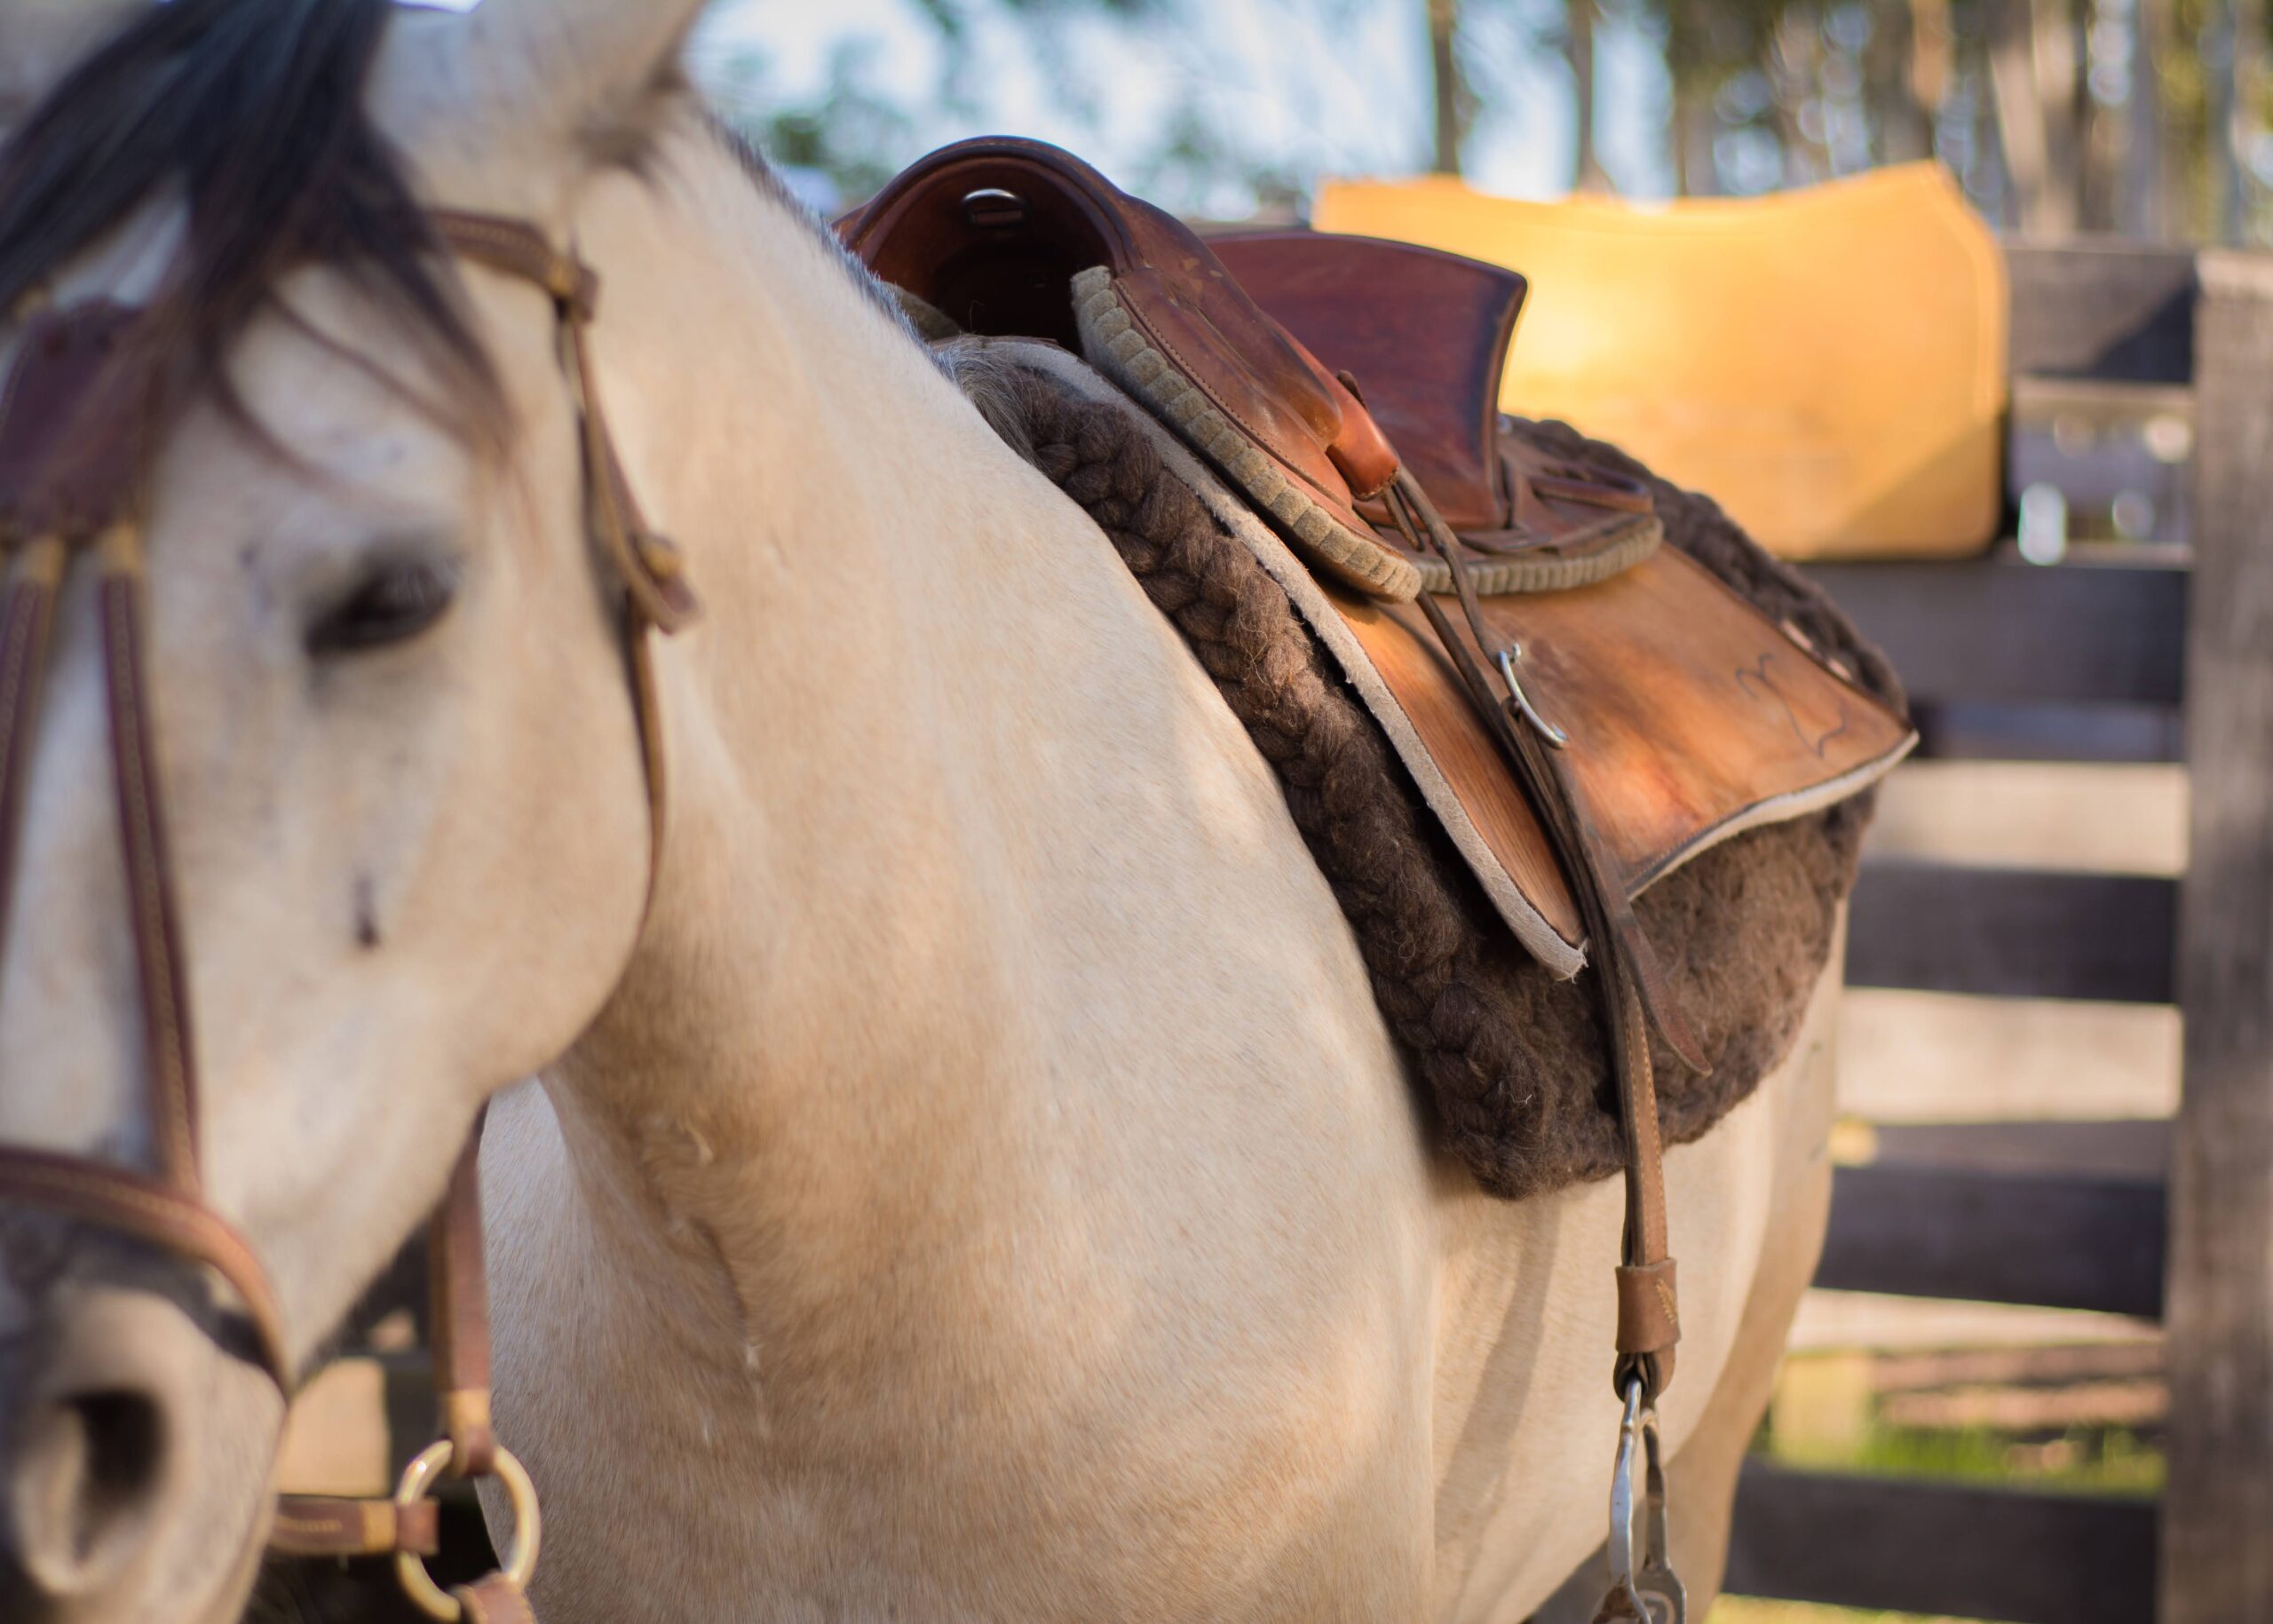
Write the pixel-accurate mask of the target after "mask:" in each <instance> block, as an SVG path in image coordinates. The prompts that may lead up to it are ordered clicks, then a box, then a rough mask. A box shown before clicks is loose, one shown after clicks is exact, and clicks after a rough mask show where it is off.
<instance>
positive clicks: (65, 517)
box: [0, 211, 700, 1624]
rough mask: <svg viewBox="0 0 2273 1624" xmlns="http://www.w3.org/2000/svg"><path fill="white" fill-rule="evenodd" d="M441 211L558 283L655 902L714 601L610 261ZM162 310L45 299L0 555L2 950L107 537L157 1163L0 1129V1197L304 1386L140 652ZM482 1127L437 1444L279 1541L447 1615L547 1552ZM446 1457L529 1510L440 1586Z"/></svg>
mask: <svg viewBox="0 0 2273 1624" xmlns="http://www.w3.org/2000/svg"><path fill="white" fill-rule="evenodd" d="M431 219H432V226H433V229H434V232H435V234H436V235H437V236H438V237H439V239H440V241H441V242H442V243H443V244H445V245H446V246H447V247H448V248H449V249H451V250H453V251H455V253H457V254H458V255H459V256H461V257H463V258H466V259H468V260H471V261H472V262H474V263H476V264H479V265H485V266H487V267H488V268H489V269H492V270H495V271H497V272H500V273H503V274H505V275H508V276H511V277H514V278H517V279H519V280H520V281H527V282H530V283H533V284H535V285H536V286H537V287H539V288H541V289H543V291H544V293H545V294H546V296H547V297H549V298H550V300H551V301H552V305H553V309H554V312H555V317H556V321H557V322H558V328H559V330H560V337H561V345H560V348H561V364H562V368H563V370H564V373H565V374H566V380H567V383H568V387H569V390H570V393H571V396H572V398H573V400H574V404H575V407H576V410H577V415H578V419H579V425H580V429H579V432H580V440H581V443H582V457H583V463H584V486H585V501H586V510H587V524H588V527H589V529H590V534H591V535H592V537H593V539H594V540H595V541H596V542H597V543H598V546H599V548H600V551H602V552H603V553H604V555H605V556H606V558H607V560H608V563H609V564H610V566H612V568H613V569H614V572H615V574H616V575H617V578H618V579H619V581H620V582H622V587H623V591H624V597H625V606H624V637H625V648H626V660H627V676H628V678H629V682H630V690H631V696H632V705H633V709H634V712H635V718H636V721H637V724H638V733H639V749H640V762H641V768H642V772H643V775H644V777H645V782H646V788H647V804H648V811H649V820H650V821H649V828H650V836H649V838H650V864H649V868H648V883H647V902H646V905H645V906H646V907H649V908H652V907H653V899H654V894H655V875H656V874H657V872H658V870H659V868H660V860H661V846H662V838H663V815H664V810H665V802H664V789H663V781H664V765H663V755H662V728H661V715H660V710H659V704H658V698H657V692H656V685H655V677H654V669H653V656H652V651H651V648H650V639H649V637H648V633H650V632H651V631H657V630H660V631H663V632H672V631H676V630H679V629H680V628H681V627H683V626H685V625H686V624H687V623H688V622H691V621H692V620H693V618H694V617H695V615H696V614H698V613H699V611H700V606H699V604H698V602H697V600H696V598H695V597H694V594H693V590H691V589H690V587H689V586H688V583H687V582H686V579H685V568H684V566H683V564H682V563H681V560H680V557H679V553H678V551H677V548H676V547H674V546H673V545H672V544H671V543H670V542H669V540H667V539H666V538H665V537H663V536H662V535H659V534H657V533H656V532H655V531H654V530H653V529H652V528H650V527H649V526H648V525H647V523H646V520H645V517H644V515H643V514H642V512H641V510H640V507H639V504H638V501H637V500H636V498H635V497H634V495H633V494H632V491H631V487H630V481H629V479H627V478H626V476H625V473H624V470H623V465H622V460H621V459H620V458H619V456H617V454H616V448H615V445H614V439H613V437H612V436H611V435H610V433H609V432H608V428H607V423H606V417H605V416H604V415H603V413H602V412H601V410H600V406H599V400H598V390H597V387H596V384H595V379H594V374H593V369H592V363H591V353H590V342H589V337H588V334H589V329H590V324H591V321H592V318H593V315H594V313H595V311H596V310H597V307H598V293H599V283H598V278H597V277H596V276H595V275H594V274H593V273H592V272H591V270H590V267H588V266H586V265H584V264H583V263H582V261H581V260H579V259H577V258H576V257H574V255H573V254H566V253H562V252H561V251H559V250H557V249H555V248H554V247H553V246H552V244H551V242H550V239H549V238H548V237H547V236H546V235H545V234H544V233H543V231H542V230H541V229H540V228H538V227H536V226H533V225H530V224H528V223H527V222H525V221H519V220H511V219H501V218H495V217H493V216H487V215H477V214H467V213H462V212H455V211H437V212H435V213H434V214H433V215H432V217H431ZM145 329H146V324H145V323H144V322H143V321H141V317H140V313H139V312H135V311H131V310H128V309H126V308H125V307H123V306H120V305H113V304H109V303H107V302H102V301H95V302H91V303H88V304H85V305H79V306H75V307H73V308H70V309H67V310H61V311H53V312H43V313H39V314H37V315H36V316H34V317H33V318H32V319H31V320H30V321H28V323H27V324H26V327H25V331H24V334H23V342H22V344H21V345H20V353H19V354H18V356H17V358H16V360H15V363H14V365H13V366H12V368H10V370H9V372H8V374H7V376H6V377H5V378H4V379H0V561H4V562H5V563H6V565H7V566H8V567H7V573H6V586H5V590H4V594H0V948H4V946H5V940H4V927H5V925H6V923H7V922H8V919H9V915H10V909H11V907H12V901H13V895H14V891H15V888H16V886H17V884H18V883H19V882H18V875H19V874H20V867H21V865H20V858H21V852H20V844H21V832H22V826H23V816H24V800H25V795H26V788H27V785H28V780H29V777H30V772H31V761H32V755H33V745H34V741H35V734H36V722H37V719H38V714H39V702H40V696H41V690H42V687H43V685H44V677H45V672H46V666H47V658H48V649H49V644H50V641H51V630H52V626H53V622H54V617H55V605H56V601H57V598H58V596H59V592H60V590H61V588H62V584H63V581H64V578H65V576H66V574H67V573H68V570H69V567H70V566H71V564H72V562H73V560H74V558H75V557H76V556H77V555H78V554H79V553H81V552H83V551H97V552H98V553H99V557H100V578H99V581H98V582H97V587H96V599H97V605H98V613H99V618H100V622H101V631H102V653H103V667H104V676H105V693H106V695H107V701H108V706H109V717H110V739H111V750H110V754H111V764H112V780H113V786H114V791H115V802H116V805H117V812H118V825H119V833H120V844H121V851H122V854H123V872H124V874H125V878H126V899H127V907H128V912H129V915H130V924H131V934H132V937H133V941H134V952H135V965H136V973H137V981H138V986H139V993H140V1002H141V1009H142V1023H141V1025H142V1037H143V1050H144V1053H143V1066H142V1072H143V1075H144V1079H145V1082H146V1101H145V1103H146V1108H147V1117H148V1121H149V1124H150V1137H151V1158H150V1159H151V1163H152V1167H151V1169H150V1170H148V1171H144V1170H140V1169H137V1168H127V1167H122V1166H115V1165H112V1164H110V1163H107V1162H103V1161H97V1160H95V1159H94V1158H92V1157H88V1156H79V1155H67V1154H63V1153H57V1152H51V1151H44V1150H36V1149H31V1148H17V1147H9V1146H0V1205H17V1206H22V1207H25V1208H31V1209H34V1210H37V1211H40V1212H44V1213H46V1214H48V1215H50V1216H54V1217H59V1218H63V1219H66V1220H69V1221H74V1222H78V1223H83V1224H91V1225H94V1226H96V1227H99V1228H102V1229H107V1230H110V1231H112V1232H116V1233H120V1234H123V1235H126V1236H128V1237H131V1238H132V1239H135V1240H141V1241H143V1242H146V1243H147V1244H148V1245H150V1246H152V1247H154V1248H157V1249H159V1250H161V1251H163V1252H166V1253H169V1254H170V1255H172V1256H178V1257H181V1258H184V1259H186V1260H187V1261H189V1262H192V1263H194V1264H202V1265H204V1266H206V1267H208V1268H210V1269H211V1270H212V1271H215V1272H216V1273H217V1274H218V1275H219V1276H220V1277H221V1279H223V1280H224V1281H226V1283H227V1285H228V1286H229V1287H231V1288H232V1290H233V1291H234V1293H235V1295H236V1296H237V1298H238V1299H239V1300H240V1303H242V1310H243V1312H244V1315H245V1317H246V1319H247V1320H248V1321H249V1324H250V1327H251V1338H250V1341H251V1343H252V1344H253V1346H252V1351H253V1353H254V1355H255V1357H257V1359H259V1361H260V1363H261V1364H262V1366H263V1367H264V1368H265V1369H266V1370H267V1371H268V1372H269V1374H271V1375H272V1376H273V1378H274V1379H275V1381H276V1383H277V1385H278V1386H279V1388H281V1390H283V1391H284V1392H285V1393H286V1394H287V1395H288V1396H289V1394H290V1392H291V1390H292V1378H293V1374H294V1372H293V1367H292V1361H291V1358H290V1354H289V1342H288V1339H287V1337H286V1335H285V1329H284V1325H283V1318H282V1315H281V1311H280V1310H279V1307H278V1304H277V1302H276V1298H275V1295H274V1293H273V1290H272V1289H271V1287H270V1286H269V1283H268V1279H267V1276H266V1274H265V1271H263V1269H262V1267H261V1265H260V1262H259V1259H258V1257H257V1256H256V1255H255V1254H254V1252H253V1250H252V1248H250V1247H249V1245H248V1244H246V1242H245V1240H243V1238H242V1236H241V1235H239V1234H238V1233H237V1232H236V1231H235V1230H234V1228H232V1227H231V1226H230V1225H229V1224H227V1223H226V1222H225V1221H224V1220H223V1219H222V1218H221V1217H220V1216H218V1214H216V1213H215V1212H214V1211H213V1210H212V1209H211V1208H210V1207H209V1206H207V1205H206V1204H205V1201H204V1199H203V1190H202V1176H201V1163H200V1158H199V1154H198V1142H197V1122H198V1110H197V1073H196V1054H197V1050H196V1043H195V1041H194V1030H193V1026H192V1023H191V1018H190V1005H189V997H188V986H187V978H186V972H185V966H184V957H183V951H182V948H183V940H182V933H181V930H180V925H179V915H178V907H177V903H176V899H175V895H174V883H173V871H172V866H171V862H170V857H169V854H168V850H167V844H166V830H165V820H164V817H163V809H162V795H161V787H160V775H159V772H158V761H157V756H156V750H155V748H154V733H155V730H154V725H153V721H152V718H151V714H150V696H149V688H148V681H147V673H146V661H145V643H146V632H145V630H144V628H145V623H146V615H145V610H144V601H143V600H144V596H145V591H146V577H145V569H144V565H143V558H142V540H141V528H140V495H141V487H142V479H143V474H144V472H145V470H146V464H147V449H148V446H149V443H150V440H151V435H152V432H153V429H154V416H155V413H154V407H155V402H156V397H157V390H158V384H159V381H160V368H159V364H158V360H157V358H156V355H155V353H154V351H153V350H152V348H151V347H150V345H149V335H148V334H147V331H146V330H145ZM480 1137H481V1129H480V1122H479V1119H477V1121H476V1122H475V1125H474V1129H473V1132H472V1133H471V1136H470V1137H469V1138H468V1140H467V1143H466V1145H465V1147H464V1149H463V1151H462V1152H461V1153H460V1154H459V1157H458V1160H457V1162H456V1164H455V1167H454V1168H453V1169H452V1172H451V1176H450V1182H449V1188H448V1193H447V1196H446V1197H445V1199H444V1200H443V1203H442V1205H441V1208H440V1209H439V1210H438V1212H437V1214H436V1216H435V1218H434V1220H433V1222H432V1224H431V1225H430V1230H429V1244H430V1246H431V1248H432V1279H433V1287H434V1295H435V1301H434V1314H433V1319H434V1365H435V1382H436V1387H437V1390H438V1397H439V1400H440V1403H439V1408H440V1430H441V1433H442V1441H441V1442H440V1443H438V1444H437V1445H436V1446H433V1447H432V1448H431V1449H429V1450H428V1451H427V1452H426V1454H425V1455H424V1456H423V1457H422V1463H415V1464H414V1467H413V1470H412V1472H411V1473H410V1474H408V1475H407V1476H406V1477H405V1481H404V1487H403V1488H402V1489H400V1490H399V1491H398V1492H397V1495H396V1497H395V1499H394V1500H393V1501H362V1500H348V1499H336V1498H330V1497H303V1496H281V1497H280V1498H279V1501H278V1509H277V1517H276V1521H275V1531H276V1532H275V1538H274V1540H273V1549H275V1550H276V1551H277V1552H279V1553H280V1554H287V1555H322V1556H348V1555H359V1554H378V1553H385V1552H392V1553H394V1554H395V1555H396V1556H397V1558H398V1561H399V1562H401V1563H404V1564H408V1565H409V1566H406V1568H405V1572H404V1581H405V1584H406V1586H408V1588H410V1590H411V1594H412V1597H413V1599H414V1600H416V1601H417V1602H418V1603H419V1604H420V1605H421V1606H423V1607H424V1608H426V1609H427V1611H429V1612H432V1613H434V1614H435V1616H437V1617H439V1618H443V1619H449V1620H458V1619H470V1620H473V1621H474V1624H527V1620H529V1619H530V1617H531V1615H530V1612H529V1610H528V1604H527V1597H526V1596H525V1595H524V1593H523V1589H524V1586H525V1584H526V1582H527V1576H528V1571H529V1569H530V1567H531V1566H533V1565H534V1563H535V1553H536V1549H537V1535H538V1529H537V1518H536V1507H535V1492H534V1488H533V1487H532V1485H530V1484H529V1482H528V1478H527V1473H526V1472H525V1471H523V1470H521V1468H520V1467H519V1463H518V1462H514V1461H513V1459H512V1458H511V1455H510V1454H508V1453H507V1452H506V1451H504V1450H503V1448H501V1447H500V1446H499V1445H498V1442H497V1438H496V1433H495V1428H494V1424H493V1422H492V1418H491V1414H490V1379H489V1348H490V1339H489V1314H488V1295H487V1279H486V1271H485V1267H484V1262H483V1256H482V1231H481V1201H480V1184H479V1170H478V1166H477V1159H478V1156H479V1147H480ZM435 1462H439V1466H437V1465H436V1464H435ZM435 1470H440V1471H441V1472H445V1473H447V1474H448V1475H452V1476H456V1477H483V1476H489V1475H492V1474H497V1475H502V1476H503V1477H504V1478H505V1479H506V1481H507V1484H508V1485H509V1488H510V1490H511V1495H512V1499H513V1501H514V1506H515V1510H516V1514H517V1522H518V1525H519V1526H518V1529H517V1533H516V1536H515V1539H514V1541H512V1545H511V1549H512V1550H513V1551H514V1555H513V1557H512V1558H511V1560H510V1562H509V1563H508V1565H507V1566H506V1568H505V1570H504V1571H503V1572H500V1573H493V1574H491V1575H489V1576H488V1577H487V1578H485V1579H483V1580H479V1581H478V1582H476V1583H473V1584H471V1585H467V1586H463V1587H461V1588H457V1589H455V1590H453V1591H450V1592H448V1593H447V1594H445V1593H444V1592H442V1591H441V1590H440V1589H439V1588H436V1587H435V1586H434V1585H433V1583H432V1580H431V1579H428V1578H427V1577H426V1576H425V1573H424V1568H423V1567H416V1558H417V1557H421V1556H424V1555H426V1554H431V1553H432V1551H433V1550H434V1549H435V1546H436V1543H437V1541H438V1538H439V1519H438V1517H437V1516H436V1512H435V1507H434V1503H433V1501H432V1500H430V1499H427V1498H425V1494H424V1485H425V1484H426V1483H427V1482H428V1480H429V1475H430V1474H431V1473H432V1471H435ZM414 1570H415V1571H414Z"/></svg>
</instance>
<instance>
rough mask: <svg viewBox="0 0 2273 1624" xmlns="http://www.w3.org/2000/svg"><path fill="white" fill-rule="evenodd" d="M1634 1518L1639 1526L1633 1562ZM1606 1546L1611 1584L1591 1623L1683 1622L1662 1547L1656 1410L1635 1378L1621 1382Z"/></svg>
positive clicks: (1662, 1480)
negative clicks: (1639, 1541)
mask: <svg viewBox="0 0 2273 1624" xmlns="http://www.w3.org/2000/svg"><path fill="white" fill-rule="evenodd" d="M1637 1502H1638V1503H1637ZM1637 1512H1638V1513H1639V1516H1638V1517H1637V1516H1636V1513H1637ZM1637 1520H1638V1521H1639V1522H1640V1524H1641V1525H1642V1549H1641V1553H1640V1556H1641V1560H1640V1561H1639V1562H1638V1563H1637V1562H1636V1561H1635V1523H1636V1522H1637ZM1608 1549H1609V1556H1610V1588H1609V1590H1608V1592H1607V1593H1605V1594H1604V1596H1603V1599H1602V1606H1601V1608H1600V1609H1599V1610H1598V1611H1597V1612H1596V1614H1595V1624H1687V1620H1688V1618H1689V1596H1688V1593H1687V1591H1686V1590H1685V1589H1683V1586H1682V1582H1681V1579H1680V1576H1679V1575H1678V1574H1676V1573H1675V1572H1674V1571H1673V1563H1672V1560H1671V1558H1670V1557H1669V1556H1668V1554H1667V1533H1666V1475H1665V1462H1664V1454H1663V1450H1662V1447H1661V1446H1660V1444H1659V1438H1658V1412H1657V1409H1656V1407H1655V1406H1651V1405H1648V1404H1645V1403H1643V1398H1642V1382H1641V1381H1640V1379H1639V1378H1638V1377H1637V1378H1635V1380H1633V1381H1630V1382H1628V1383H1627V1384H1626V1413H1625V1415H1624V1416H1623V1418H1622V1419H1621V1420H1620V1422H1619V1428H1618V1458H1617V1463H1616V1464H1615V1465H1614V1466H1613V1467H1612V1475H1611V1481H1610V1540H1609V1546H1608Z"/></svg>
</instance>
